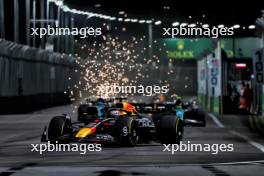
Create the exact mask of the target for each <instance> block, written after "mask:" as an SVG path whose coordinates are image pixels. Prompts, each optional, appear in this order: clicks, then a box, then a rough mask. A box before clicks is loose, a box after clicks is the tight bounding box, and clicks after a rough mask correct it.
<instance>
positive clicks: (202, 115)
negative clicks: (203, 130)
mask: <svg viewBox="0 0 264 176" xmlns="http://www.w3.org/2000/svg"><path fill="white" fill-rule="evenodd" d="M197 116H198V119H199V120H200V121H201V125H200V126H201V127H205V126H206V120H205V113H204V111H202V110H201V109H197Z"/></svg>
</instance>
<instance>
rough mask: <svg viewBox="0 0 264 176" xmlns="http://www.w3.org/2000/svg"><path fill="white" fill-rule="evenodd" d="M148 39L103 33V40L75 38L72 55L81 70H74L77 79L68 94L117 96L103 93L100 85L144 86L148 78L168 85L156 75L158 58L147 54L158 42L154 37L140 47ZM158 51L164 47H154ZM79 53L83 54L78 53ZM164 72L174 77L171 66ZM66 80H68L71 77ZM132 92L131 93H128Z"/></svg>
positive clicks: (81, 97)
mask: <svg viewBox="0 0 264 176" xmlns="http://www.w3.org/2000/svg"><path fill="white" fill-rule="evenodd" d="M147 40H148V39H147V38H146V36H141V37H139V38H136V37H134V36H132V37H131V39H130V40H121V39H119V38H118V37H111V36H109V35H104V36H102V40H100V41H99V40H97V41H94V42H93V43H89V44H88V43H84V42H82V41H78V40H75V43H76V45H77V46H78V48H79V54H77V53H75V54H73V56H75V58H77V59H76V63H77V64H78V65H79V66H80V70H75V72H76V73H78V72H79V74H80V80H79V81H77V84H75V85H72V86H70V87H68V88H69V92H70V97H75V98H79V99H84V98H87V97H97V98H98V97H101V98H110V97H116V96H120V95H116V94H114V93H112V92H108V93H107V94H106V92H102V91H101V90H102V88H104V87H106V86H108V87H109V86H113V85H117V86H126V85H133V86H137V85H141V84H143V85H144V83H146V84H148V83H149V82H150V81H149V80H156V84H158V85H167V86H170V84H169V83H168V82H167V80H162V79H161V77H160V75H159V72H158V70H159V69H160V68H161V63H160V61H161V60H160V58H159V57H158V56H156V55H153V56H152V58H148V57H147V56H148V49H149V48H154V45H155V44H156V43H157V41H156V40H155V41H154V42H153V45H152V46H151V45H149V46H148V48H146V47H143V46H146V45H145V44H146V43H147V42H146V41H147ZM82 43H84V44H82ZM164 46H165V45H164ZM157 50H159V51H163V52H165V50H164V49H163V48H157ZM81 53H85V54H86V55H85V56H80V55H81ZM153 72H154V74H153ZM155 72H156V73H155ZM166 73H167V76H170V75H171V76H173V75H174V70H173V68H169V70H168V71H167V72H166ZM68 79H69V80H71V79H72V77H69V78H68ZM159 79H161V80H159ZM75 92H76V93H75ZM133 95H134V94H130V96H133ZM121 96H129V95H121Z"/></svg>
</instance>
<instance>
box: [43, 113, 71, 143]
mask: <svg viewBox="0 0 264 176" xmlns="http://www.w3.org/2000/svg"><path fill="white" fill-rule="evenodd" d="M67 134H69V136H70V134H71V122H70V120H68V119H66V117H64V116H56V117H53V118H52V119H51V121H50V123H49V128H48V140H49V141H50V142H51V143H55V142H56V141H58V142H59V143H67V142H69V138H68V139H66V138H65V139H61V137H62V136H64V135H67Z"/></svg>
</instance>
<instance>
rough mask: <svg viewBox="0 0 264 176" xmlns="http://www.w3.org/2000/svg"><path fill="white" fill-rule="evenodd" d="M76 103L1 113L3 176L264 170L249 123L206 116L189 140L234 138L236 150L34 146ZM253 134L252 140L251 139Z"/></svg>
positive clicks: (225, 140)
mask: <svg viewBox="0 0 264 176" xmlns="http://www.w3.org/2000/svg"><path fill="white" fill-rule="evenodd" d="M73 107H74V106H73V105H67V106H60V107H54V108H50V109H46V110H41V111H36V112H33V113H29V114H21V115H1V116H0V132H1V138H0V141H1V142H0V176H8V175H12V176H16V175H25V176H26V175H58V173H59V174H61V175H64V176H67V175H101V176H107V175H109V176H110V175H111V176H119V175H175V174H177V175H203V176H205V175H217V176H218V175H221V176H223V175H224V176H229V175H239V176H241V175H263V173H264V150H263V148H262V147H263V144H264V140H262V139H261V138H260V137H259V136H258V135H257V134H254V133H251V132H250V131H249V130H248V129H247V128H246V127H241V125H237V128H236V127H232V128H231V127H222V126H219V124H217V123H215V121H213V120H212V118H211V117H209V116H208V117H207V127H205V128H197V127H196V128H194V127H186V128H185V131H184V133H185V134H184V141H191V143H201V144H205V143H208V144H214V143H215V144H222V143H223V144H234V151H233V152H220V153H218V154H216V155H213V154H211V153H210V152H176V153H175V154H174V155H172V154H171V153H169V152H163V151H162V150H163V149H164V147H163V146H162V145H160V144H158V143H151V144H147V145H139V146H137V147H134V148H118V147H103V150H102V151H101V152H89V153H87V154H86V155H80V154H79V153H75V152H50V153H44V154H43V155H40V154H39V153H36V152H31V145H30V144H32V143H33V144H35V143H39V142H40V136H41V133H42V130H43V128H44V126H45V124H47V123H48V122H49V120H50V119H51V117H52V116H54V115H60V114H62V113H69V114H72V116H73V119H76V115H75V113H73V112H72V111H73ZM249 139H250V140H249Z"/></svg>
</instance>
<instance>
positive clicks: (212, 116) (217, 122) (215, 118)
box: [208, 113, 225, 128]
mask: <svg viewBox="0 0 264 176" xmlns="http://www.w3.org/2000/svg"><path fill="white" fill-rule="evenodd" d="M208 115H209V116H210V117H211V118H212V119H213V121H214V122H215V123H216V125H217V126H218V127H219V128H224V127H225V126H224V125H223V124H222V123H221V122H220V121H219V120H218V118H217V117H215V115H213V114H211V113H209V114H208Z"/></svg>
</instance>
